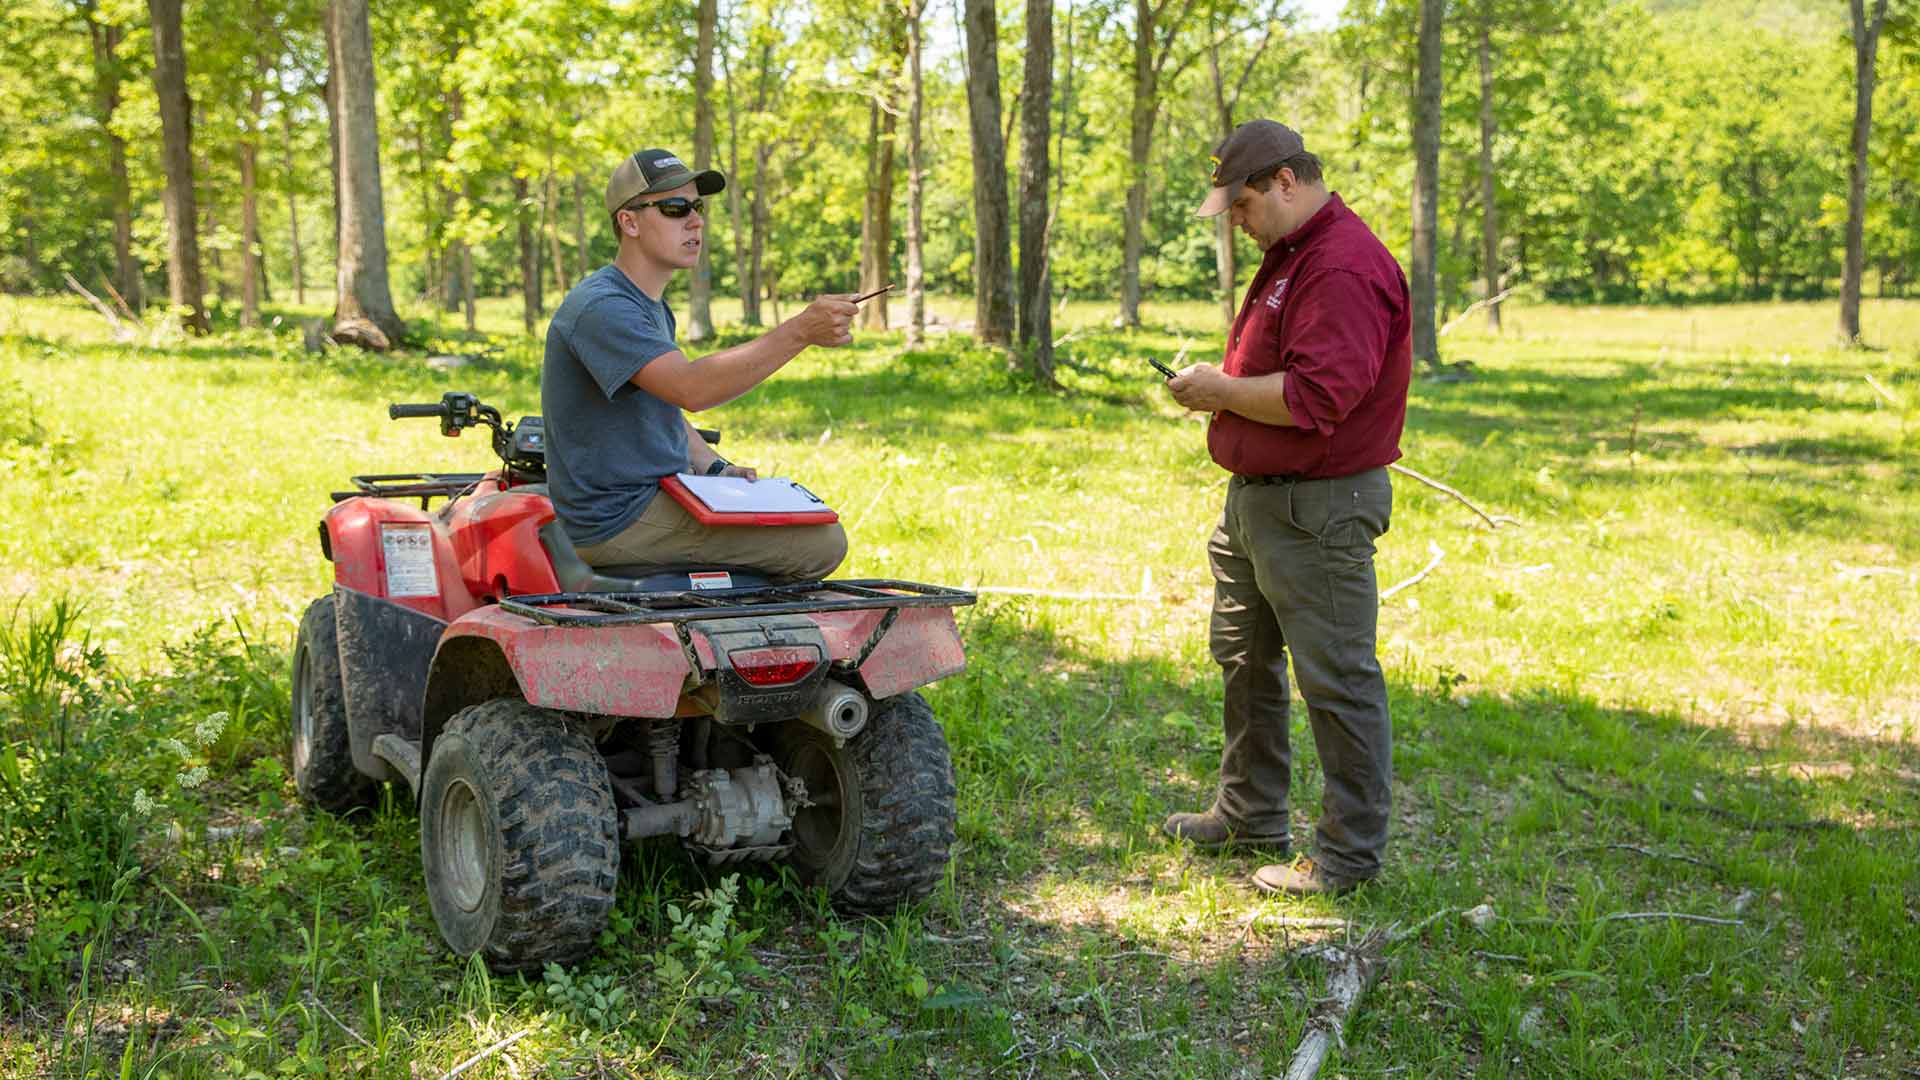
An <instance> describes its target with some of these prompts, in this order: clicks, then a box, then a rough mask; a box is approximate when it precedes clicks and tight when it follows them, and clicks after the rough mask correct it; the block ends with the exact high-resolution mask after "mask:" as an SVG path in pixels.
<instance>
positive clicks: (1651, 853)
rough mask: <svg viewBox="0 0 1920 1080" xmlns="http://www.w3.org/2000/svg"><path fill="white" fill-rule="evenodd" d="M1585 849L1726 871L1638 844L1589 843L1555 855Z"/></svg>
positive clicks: (1557, 857)
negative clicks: (1620, 852)
mask: <svg viewBox="0 0 1920 1080" xmlns="http://www.w3.org/2000/svg"><path fill="white" fill-rule="evenodd" d="M1583 851H1631V852H1633V853H1634V854H1636V855H1645V856H1646V857H1647V858H1649V859H1672V860H1673V861H1674V862H1683V863H1692V864H1693V865H1695V866H1704V867H1706V868H1707V869H1709V870H1712V871H1713V872H1714V873H1716V874H1721V873H1725V872H1726V871H1725V870H1723V869H1722V868H1721V867H1720V864H1718V863H1711V862H1708V861H1707V860H1705V859H1696V858H1694V857H1693V856H1691V855H1681V854H1678V853H1675V852H1670V851H1655V850H1653V849H1652V848H1644V847H1641V846H1640V845H1638V844H1587V845H1585V846H1583V847H1570V848H1566V849H1564V850H1561V851H1559V852H1556V853H1555V854H1554V856H1553V857H1554V858H1556V859H1563V858H1565V857H1567V856H1568V855H1577V854H1579V853H1580V852H1583Z"/></svg>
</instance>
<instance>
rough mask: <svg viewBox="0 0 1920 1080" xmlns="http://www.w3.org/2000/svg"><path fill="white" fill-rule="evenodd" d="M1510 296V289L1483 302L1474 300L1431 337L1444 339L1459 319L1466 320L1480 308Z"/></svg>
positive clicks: (1511, 292) (1511, 293) (1511, 291)
mask: <svg viewBox="0 0 1920 1080" xmlns="http://www.w3.org/2000/svg"><path fill="white" fill-rule="evenodd" d="M1512 295H1513V290H1512V289H1505V290H1503V291H1501V292H1500V293H1499V294H1498V295H1495V296H1489V297H1487V298H1486V299H1485V300H1475V301H1474V302H1473V303H1471V304H1468V305H1467V306H1466V307H1464V308H1462V309H1461V310H1460V314H1458V315H1455V316H1454V317H1453V318H1451V319H1448V320H1447V321H1446V325H1444V326H1442V327H1440V329H1438V330H1436V331H1434V334H1433V336H1434V337H1445V336H1446V333H1447V331H1449V330H1451V329H1453V327H1454V324H1455V323H1458V322H1459V321H1460V320H1461V319H1464V318H1466V317H1467V316H1469V315H1471V314H1473V313H1474V312H1476V311H1479V310H1480V309H1481V308H1483V307H1486V306H1488V305H1490V304H1497V303H1499V302H1500V301H1502V300H1505V299H1506V298H1507V297H1509V296H1512Z"/></svg>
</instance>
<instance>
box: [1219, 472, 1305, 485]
mask: <svg viewBox="0 0 1920 1080" xmlns="http://www.w3.org/2000/svg"><path fill="white" fill-rule="evenodd" d="M1233 475H1234V478H1235V479H1237V480H1243V481H1245V482H1247V483H1249V484H1298V483H1300V482H1301V481H1303V480H1306V479H1308V477H1305V476H1301V475H1300V474H1299V473H1272V474H1269V475H1267V476H1250V475H1248V474H1246V473H1234V474H1233Z"/></svg>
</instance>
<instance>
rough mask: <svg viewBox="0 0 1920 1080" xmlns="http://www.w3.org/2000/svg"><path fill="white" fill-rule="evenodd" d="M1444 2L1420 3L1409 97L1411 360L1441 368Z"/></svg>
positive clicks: (1427, 0)
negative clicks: (1438, 288) (1437, 277)
mask: <svg viewBox="0 0 1920 1080" xmlns="http://www.w3.org/2000/svg"><path fill="white" fill-rule="evenodd" d="M1445 3H1446V0H1420V64H1419V74H1418V76H1417V78H1416V81H1415V85H1414V97H1413V259H1412V262H1413V274H1412V278H1413V280H1412V281H1411V282H1410V283H1409V285H1410V287H1411V291H1412V293H1413V359H1414V362H1415V363H1419V364H1425V365H1427V366H1429V367H1432V368H1435V369H1438V368H1439V367H1440V338H1439V333H1438V331H1439V327H1438V326H1436V325H1435V323H1434V303H1435V299H1436V298H1435V295H1434V267H1435V265H1436V263H1437V261H1438V254H1439V231H1438V229H1437V228H1436V227H1435V225H1436V219H1437V218H1438V217H1439V210H1440V16H1441V10H1442V8H1443V7H1444V6H1445Z"/></svg>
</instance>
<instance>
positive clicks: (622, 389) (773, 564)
mask: <svg viewBox="0 0 1920 1080" xmlns="http://www.w3.org/2000/svg"><path fill="white" fill-rule="evenodd" d="M726 186H727V182H726V178H725V177H723V176H722V175H721V174H720V173H718V172H716V171H713V170H707V171H705V172H701V173H698V174H696V173H694V172H693V171H692V170H690V169H688V168H687V166H686V165H685V164H683V163H682V162H681V160H680V159H679V158H678V157H676V156H674V155H673V154H671V153H668V152H667V151H665V150H642V151H640V152H639V153H636V154H632V155H630V156H628V157H627V158H626V159H625V160H623V161H621V162H620V164H619V166H618V167H617V168H615V169H614V170H613V176H612V178H611V179H609V180H608V181H607V213H608V214H609V215H610V216H611V217H612V219H613V227H614V231H615V232H616V233H617V234H618V235H619V238H620V253H619V254H618V255H617V256H615V257H614V260H613V263H612V264H611V265H609V266H603V267H601V268H600V269H599V270H597V271H595V272H594V273H592V274H590V275H588V276H587V277H586V279H585V280H583V281H581V282H580V284H578V285H575V286H574V287H573V289H572V290H571V291H570V292H568V293H567V298H566V299H565V300H564V301H562V302H561V304H560V309H559V310H558V311H556V312H554V315H553V323H552V325H551V326H549V327H548V329H547V352H546V362H545V366H544V368H543V370H542V373H541V377H540V404H541V411H542V413H543V414H544V415H545V419H546V435H547V480H548V488H549V491H550V492H551V495H552V498H553V505H554V510H555V512H556V513H557V514H558V516H559V518H560V523H561V526H562V527H563V528H565V529H566V531H567V536H568V537H569V538H570V539H571V540H572V541H573V544H574V547H575V549H576V550H577V551H578V552H579V554H580V557H581V558H583V559H585V560H586V561H587V563H588V564H589V565H594V566H607V565H612V564H627V565H633V564H640V565H645V566H658V567H662V568H666V567H684V566H696V565H697V566H712V567H728V568H739V569H746V570H756V571H759V572H761V573H764V574H767V575H769V576H771V577H773V578H776V579H779V580H783V581H818V580H821V579H823V578H825V577H826V576H827V575H828V574H831V573H832V572H833V571H834V569H835V568H836V567H838V566H839V565H840V562H841V560H843V559H845V558H846V555H847V537H846V533H845V532H843V531H842V530H841V528H840V526H839V525H837V524H833V525H786V526H709V525H702V524H701V523H700V522H698V521H696V520H695V519H694V517H693V515H692V514H690V513H688V512H687V510H686V509H685V508H683V507H682V506H681V505H680V504H679V503H678V502H676V501H675V500H674V499H673V498H672V497H671V496H670V495H663V494H662V493H661V491H660V483H659V482H660V480H661V478H663V477H666V476H669V475H672V474H673V473H679V472H693V473H708V474H718V475H725V476H742V477H746V478H748V479H753V478H754V477H755V473H754V470H752V469H749V468H745V467H742V466H739V465H730V464H728V463H727V462H726V461H725V460H724V459H722V458H721V457H719V456H718V455H717V454H715V453H714V452H713V450H712V449H711V448H710V447H708V446H707V444H706V442H705V440H703V439H701V438H700V436H699V434H698V433H697V432H695V431H694V429H693V425H692V424H691V423H690V422H689V421H688V420H687V418H686V416H685V414H684V413H683V412H682V410H691V411H694V412H699V411H700V410H703V409H710V408H713V407H714V406H716V405H722V404H725V403H726V402H729V401H732V400H733V399H735V398H737V397H739V396H740V395H742V394H745V393H746V392H747V391H749V390H751V389H753V388H754V387H755V386H758V385H760V383H761V382H762V381H763V380H765V379H766V378H767V377H768V376H770V375H772V374H773V373H774V372H776V371H778V370H780V368H781V367H782V366H784V365H785V364H786V363H787V361H789V360H791V359H793V358H794V357H795V356H797V355H799V354H800V352H801V351H802V350H804V349H805V348H806V347H807V346H809V345H824V346H833V345H846V344H848V343H849V342H851V341H852V340H853V335H852V332H851V329H850V327H851V325H852V321H853V316H854V314H855V312H856V311H857V310H858V308H856V307H855V306H854V304H853V303H852V302H851V301H850V300H849V299H848V298H847V297H844V296H822V297H820V298H819V299H817V300H815V301H814V302H813V303H812V304H809V305H808V306H807V308H806V310H804V311H802V312H801V313H800V314H798V315H795V316H794V317H793V318H791V319H788V320H787V321H786V322H784V323H781V324H780V325H779V326H777V327H775V328H774V329H772V330H770V331H768V332H767V333H765V334H762V335H761V336H759V337H757V338H755V339H753V340H752V341H749V342H747V343H745V344H743V345H736V346H734V347H733V348H730V349H722V350H721V351H719V352H716V353H711V354H709V355H707V356H705V357H702V358H701V359H700V360H699V362H697V363H695V362H693V361H691V360H688V359H687V357H686V354H684V353H682V352H681V351H680V347H679V346H678V345H677V344H675V343H674V329H675V323H674V317H673V311H672V310H671V309H669V308H668V307H667V305H666V302H665V299H664V297H665V294H666V291H667V282H668V280H669V279H670V278H671V277H672V276H673V273H674V271H676V270H684V269H688V268H690V267H692V266H693V265H694V264H695V263H696V262H698V261H699V259H700V246H701V244H702V243H703V242H704V240H705V234H704V231H703V227H704V225H705V220H704V217H703V215H702V210H703V209H704V207H703V203H702V197H703V196H707V195H714V194H717V193H719V192H720V191H721V190H723V189H724V188H725V187H726Z"/></svg>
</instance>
